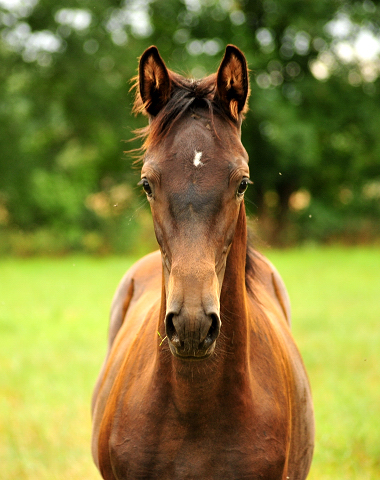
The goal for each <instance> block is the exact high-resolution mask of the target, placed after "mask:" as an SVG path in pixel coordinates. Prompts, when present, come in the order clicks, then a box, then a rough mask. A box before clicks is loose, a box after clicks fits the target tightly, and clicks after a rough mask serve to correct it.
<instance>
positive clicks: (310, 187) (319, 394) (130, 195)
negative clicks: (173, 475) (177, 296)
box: [0, 0, 380, 480]
mask: <svg viewBox="0 0 380 480" xmlns="http://www.w3.org/2000/svg"><path fill="white" fill-rule="evenodd" d="M227 43H234V44H236V45H237V46H238V47H240V48H241V49H242V50H243V51H244V53H245V54H246V56H247V59H248V62H249V67H250V70H251V96H250V110H249V112H248V114H247V118H246V121H245V124H244V126H243V131H242V136H243V143H244V145H245V147H246V148H247V150H248V153H249V156H250V169H251V178H252V180H253V181H254V184H253V185H251V186H250V188H249V190H248V192H247V194H246V205H247V209H248V212H249V215H250V218H251V224H252V225H251V227H252V229H253V230H254V231H255V233H256V234H257V238H260V239H261V241H262V243H261V246H260V248H261V250H263V251H264V253H266V254H267V255H268V256H269V258H270V259H271V260H272V261H273V262H274V263H275V265H276V266H277V267H278V268H279V270H280V273H281V274H282V275H283V277H284V280H285V283H286V285H287V286H288V289H289V292H290V296H291V300H292V305H293V332H294V335H295V338H296V340H297V343H298V345H299V347H300V349H301V352H302V355H303V357H304V359H305V363H306V366H307V370H308V373H309V375H310V380H311V384H312V390H313V396H314V401H315V407H316V421H317V441H316V453H315V457H314V462H313V467H312V470H311V473H310V479H312V480H313V479H315V480H317V479H318V480H336V479H338V480H348V479H350V480H373V479H377V478H380V450H379V449H380V437H379V435H380V433H379V432H380V410H379V409H380V402H379V379H380V371H379V362H378V355H379V354H378V352H379V348H380V333H379V332H380V330H379V328H378V322H379V318H380V300H379V291H380V275H379V271H380V255H379V251H378V246H379V243H380V160H379V158H380V135H379V131H380V79H379V76H380V5H378V2H373V1H371V0H365V1H362V0H360V1H355V2H353V1H352V2H349V1H338V0H329V1H327V0H320V1H310V0H304V1H296V0H263V1H261V0H257V1H252V0H245V1H244V0H243V1H234V0H202V1H201V0H182V1H179V0H177V1H174V0H156V1H154V0H130V1H128V0H126V1H123V2H118V1H110V0H102V1H100V0H92V1H89V0H83V1H74V0H66V1H65V2H64V3H63V2H62V3H61V2H60V1H57V0H54V1H53V0H0V256H1V257H2V258H1V259H0V371H1V372H2V375H1V376H0V461H1V465H2V469H1V471H0V478H1V479H2V478H4V479H21V480H23V479H28V480H30V479H39V480H40V479H67V478H70V479H78V480H79V479H83V478H99V477H98V475H97V473H96V470H95V467H94V466H93V464H92V460H91V456H90V429H91V427H90V414H89V411H90V397H91V390H92V388H93V385H94V383H95V379H96V375H97V373H98V371H99V369H100V365H101V362H102V359H103V356H104V353H105V348H106V334H107V316H108V310H109V305H110V301H111V298H112V294H113V291H114V289H115V287H116V285H117V283H118V281H119V279H120V278H121V276H122V275H123V273H124V271H125V270H126V269H127V268H128V267H129V266H130V265H131V263H132V262H133V261H134V260H136V259H137V258H138V257H139V256H140V255H142V254H143V253H145V252H147V251H148V250H151V249H153V248H156V242H155V239H154V234H153V229H152V225H151V218H150V213H149V210H148V207H147V202H146V200H145V196H144V195H142V194H141V192H140V188H139V187H137V186H136V184H137V182H138V181H139V169H138V166H133V159H132V158H131V156H130V155H128V154H125V153H124V152H125V151H127V150H130V149H133V148H137V147H138V146H139V144H138V143H136V142H134V141H131V139H132V138H133V130H135V129H136V128H139V127H141V126H144V125H145V124H146V118H141V117H137V118H135V117H134V116H132V115H131V106H132V102H133V93H132V92H130V87H131V82H130V79H131V78H132V77H133V76H135V75H136V72H137V62H138V57H139V55H141V53H142V52H143V51H144V49H145V48H147V47H148V46H149V45H151V44H156V45H157V46H158V48H159V50H160V52H161V54H162V56H163V58H164V60H165V61H166V63H167V65H168V67H169V68H171V69H173V70H176V71H178V72H180V73H183V74H186V75H190V76H193V77H195V78H199V77H202V76H204V75H206V74H209V73H212V72H214V71H215V70H216V69H217V67H218V65H219V63H220V60H221V58H222V55H223V51H224V48H225V45H226V44H227ZM268 245H271V246H273V247H284V246H286V247H293V248H291V249H288V250H277V249H274V250H268ZM88 254H92V255H88ZM47 256H49V257H54V258H46V257H47ZM25 257H32V258H25ZM4 372H5V373H4Z"/></svg>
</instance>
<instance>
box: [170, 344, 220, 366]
mask: <svg viewBox="0 0 380 480" xmlns="http://www.w3.org/2000/svg"><path fill="white" fill-rule="evenodd" d="M168 343H169V348H170V351H171V353H172V354H173V356H174V357H176V358H179V359H180V360H184V361H188V362H198V361H201V360H205V359H206V358H208V357H210V356H211V355H212V354H213V353H214V350H215V344H216V342H213V343H212V344H211V345H210V346H209V347H208V348H207V349H206V350H193V351H192V352H189V351H188V350H182V349H179V348H176V347H175V346H174V345H173V344H172V343H171V342H170V341H169V342H168Z"/></svg>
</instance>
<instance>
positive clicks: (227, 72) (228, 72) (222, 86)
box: [216, 45, 249, 120]
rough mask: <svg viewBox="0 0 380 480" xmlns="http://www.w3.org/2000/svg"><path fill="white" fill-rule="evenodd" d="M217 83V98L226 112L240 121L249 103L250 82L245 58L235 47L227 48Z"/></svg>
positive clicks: (229, 46)
mask: <svg viewBox="0 0 380 480" xmlns="http://www.w3.org/2000/svg"><path fill="white" fill-rule="evenodd" d="M216 82H217V83H216V96H217V97H218V98H219V101H220V102H221V104H222V106H223V108H224V110H225V111H226V112H227V113H228V114H229V115H230V116H231V117H232V118H233V119H234V120H238V118H239V114H240V113H241V112H242V111H243V109H244V107H245V104H246V102H247V97H248V91H249V82H248V68H247V61H246V59H245V56H244V54H243V52H242V51H241V50H239V49H238V48H237V47H235V46H234V45H227V47H226V51H225V54H224V57H223V60H222V63H221V64H220V67H219V70H218V73H217V80H216Z"/></svg>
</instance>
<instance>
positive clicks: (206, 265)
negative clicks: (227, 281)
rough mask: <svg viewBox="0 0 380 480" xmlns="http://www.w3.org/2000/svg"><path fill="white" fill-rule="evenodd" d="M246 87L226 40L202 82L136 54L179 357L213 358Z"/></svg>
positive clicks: (148, 179)
mask: <svg viewBox="0 0 380 480" xmlns="http://www.w3.org/2000/svg"><path fill="white" fill-rule="evenodd" d="M248 89H249V87H248V70H247V64H246V60H245V57H244V55H243V53H242V52H241V51H240V50H239V49H238V48H237V47H235V46H232V45H228V46H227V48H226V51H225V55H224V58H223V60H222V62H221V64H220V66H219V69H218V71H217V73H216V74H213V75H210V76H209V77H206V78H204V79H202V80H190V79H186V78H184V77H182V76H180V75H178V74H175V73H174V72H172V71H170V70H168V69H167V67H166V65H165V63H164V61H163V60H162V58H161V56H160V54H159V52H158V50H157V48H156V47H154V46H152V47H150V48H148V49H147V50H146V51H145V52H144V53H143V55H142V56H141V58H140V64H139V76H138V92H137V98H136V103H135V108H136V110H140V111H142V112H143V113H145V114H146V115H148V117H149V126H148V128H147V130H146V140H145V144H144V149H145V154H144V157H143V167H142V170H141V182H140V184H141V185H142V187H143V189H144V191H145V193H146V196H147V199H148V201H149V203H150V207H151V211H152V217H153V223H154V229H155V234H156V237H157V241H158V243H159V245H160V249H161V254H162V265H163V281H164V292H165V298H166V314H165V329H166V335H167V338H168V342H169V346H170V350H171V352H172V353H173V355H174V356H176V357H179V358H181V359H184V360H201V359H204V358H206V357H208V356H210V355H211V354H212V353H213V351H214V349H215V343H216V340H217V338H218V335H219V332H220V328H221V320H220V295H221V289H222V284H223V279H224V276H225V270H226V262H227V258H228V255H229V252H230V249H231V245H232V242H233V239H234V236H235V230H236V226H237V223H238V218H239V214H240V213H241V214H243V213H244V212H243V211H244V206H243V205H244V202H243V198H244V192H245V190H246V188H247V186H248V183H250V180H249V169H248V155H247V152H246V150H245V149H244V147H243V145H242V143H241V139H240V136H241V135H240V129H241V122H242V118H243V115H244V111H245V108H246V103H247V97H248ZM244 255H245V252H244Z"/></svg>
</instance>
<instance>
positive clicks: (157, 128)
mask: <svg viewBox="0 0 380 480" xmlns="http://www.w3.org/2000/svg"><path fill="white" fill-rule="evenodd" d="M168 72H169V77H170V80H171V85H172V94H171V96H170V99H169V100H168V102H167V103H166V105H165V106H164V107H163V108H162V109H161V110H160V112H159V113H158V114H157V115H156V116H155V117H151V118H150V123H149V125H147V126H146V127H143V128H139V129H137V130H135V131H134V134H135V137H134V140H135V139H143V140H144V141H143V144H142V146H141V147H140V148H137V149H135V150H132V153H138V156H137V161H140V160H142V157H143V155H144V153H145V152H146V150H147V149H148V148H149V147H152V146H155V145H157V144H158V143H159V142H160V141H161V140H163V139H164V138H165V137H166V136H167V135H168V133H169V132H170V130H171V128H172V127H173V125H174V124H175V123H176V121H177V120H179V119H180V118H181V117H182V115H184V114H185V113H187V112H188V111H189V110H190V109H195V108H199V107H203V108H206V109H207V110H208V111H209V113H210V117H211V123H212V125H213V126H214V123H213V118H214V115H220V116H222V117H223V118H224V119H225V120H227V121H228V122H231V120H230V119H229V117H228V115H227V114H226V113H225V112H224V110H223V108H222V107H221V106H220V105H219V103H218V101H217V99H216V96H215V92H216V73H213V74H212V75H209V76H208V77H205V78H202V79H200V80H194V79H190V78H186V77H183V76H182V75H179V74H177V73H175V72H172V71H171V70H168ZM132 89H135V90H136V95H135V101H134V105H133V112H134V113H135V114H138V113H143V114H145V115H147V114H146V111H145V105H144V103H143V101H142V98H141V95H140V93H139V89H138V77H137V78H135V83H134V85H133V86H132ZM214 131H215V129H214ZM215 133H216V132H215Z"/></svg>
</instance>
